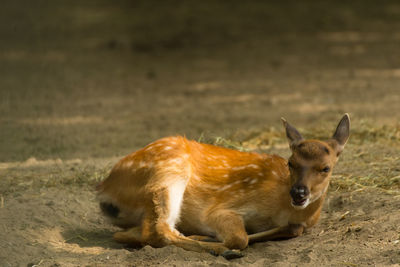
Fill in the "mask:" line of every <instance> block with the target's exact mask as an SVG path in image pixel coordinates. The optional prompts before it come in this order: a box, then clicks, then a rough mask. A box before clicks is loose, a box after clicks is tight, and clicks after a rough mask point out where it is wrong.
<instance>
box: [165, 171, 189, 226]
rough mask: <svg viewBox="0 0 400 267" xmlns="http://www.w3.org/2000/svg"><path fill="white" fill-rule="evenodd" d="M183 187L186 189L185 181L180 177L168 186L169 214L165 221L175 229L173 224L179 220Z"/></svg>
mask: <svg viewBox="0 0 400 267" xmlns="http://www.w3.org/2000/svg"><path fill="white" fill-rule="evenodd" d="M185 189H186V181H185V180H182V179H179V180H177V181H175V182H174V183H173V184H171V185H170V186H169V187H168V195H169V216H168V219H167V223H168V225H169V226H170V228H171V229H175V224H176V223H177V222H178V220H179V215H180V212H181V205H182V199H183V194H184V193H185Z"/></svg>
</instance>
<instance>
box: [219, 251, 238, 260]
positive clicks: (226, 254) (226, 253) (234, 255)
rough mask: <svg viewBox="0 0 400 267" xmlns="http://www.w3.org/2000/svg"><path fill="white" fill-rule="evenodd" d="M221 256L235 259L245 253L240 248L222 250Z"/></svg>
mask: <svg viewBox="0 0 400 267" xmlns="http://www.w3.org/2000/svg"><path fill="white" fill-rule="evenodd" d="M221 256H222V257H224V258H225V259H227V260H233V259H237V258H241V257H243V254H242V253H241V252H240V251H239V250H226V251H224V252H222V254H221Z"/></svg>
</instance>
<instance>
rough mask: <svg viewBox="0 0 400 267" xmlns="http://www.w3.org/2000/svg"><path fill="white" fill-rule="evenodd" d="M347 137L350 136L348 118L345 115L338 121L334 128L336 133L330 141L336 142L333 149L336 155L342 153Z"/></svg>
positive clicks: (347, 115)
mask: <svg viewBox="0 0 400 267" xmlns="http://www.w3.org/2000/svg"><path fill="white" fill-rule="evenodd" d="M349 136H350V117H349V114H347V113H346V114H345V115H344V116H343V118H342V119H341V120H340V122H339V124H338V126H337V127H336V131H335V133H334V134H333V136H332V139H333V140H334V141H336V142H335V143H336V144H335V146H334V148H335V150H336V152H337V154H338V155H339V154H340V153H341V152H342V151H343V148H344V146H345V145H346V143H347V140H348V139H349Z"/></svg>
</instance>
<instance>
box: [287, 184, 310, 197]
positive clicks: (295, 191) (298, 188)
mask: <svg viewBox="0 0 400 267" xmlns="http://www.w3.org/2000/svg"><path fill="white" fill-rule="evenodd" d="M309 193H310V191H309V190H308V188H307V186H305V185H294V186H293V187H292V189H291V190H290V195H291V196H292V198H293V200H302V199H305V198H306V197H307V196H308V194H309Z"/></svg>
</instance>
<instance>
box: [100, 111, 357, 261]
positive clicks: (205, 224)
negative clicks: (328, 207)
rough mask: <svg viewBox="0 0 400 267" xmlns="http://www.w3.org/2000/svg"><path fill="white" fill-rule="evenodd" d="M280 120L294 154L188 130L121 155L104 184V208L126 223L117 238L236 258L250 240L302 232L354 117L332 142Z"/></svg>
mask: <svg viewBox="0 0 400 267" xmlns="http://www.w3.org/2000/svg"><path fill="white" fill-rule="evenodd" d="M282 121H283V124H284V127H285V129H286V135H287V138H288V141H289V145H290V149H291V151H292V155H291V156H290V158H289V160H288V161H287V160H285V159H283V158H281V157H279V156H276V155H267V154H258V153H248V152H239V151H236V150H231V149H227V148H222V147H217V146H213V145H208V144H201V143H198V142H195V141H189V140H187V139H186V138H184V137H168V138H164V139H160V140H158V141H155V142H154V143H152V144H149V145H148V146H146V147H145V148H143V149H140V150H138V151H136V152H134V153H132V154H130V155H128V156H126V157H125V158H123V159H122V160H120V161H119V162H118V163H117V164H116V165H115V166H114V168H113V169H112V171H111V173H110V175H109V177H108V178H107V179H105V180H104V181H103V182H102V183H101V184H99V186H98V196H99V200H100V208H101V210H102V211H103V213H105V214H106V215H107V216H108V217H109V218H110V219H111V220H112V223H113V224H115V225H117V226H120V227H122V228H124V229H125V231H122V232H117V233H115V234H114V239H115V240H116V241H118V242H121V243H127V244H131V245H145V244H148V245H151V246H153V247H162V246H166V245H169V244H172V245H175V246H178V247H181V248H183V249H186V250H192V251H198V252H202V251H207V252H211V253H213V254H216V255H222V256H224V257H226V258H234V257H239V256H241V254H240V252H239V251H238V250H240V249H244V248H246V247H247V245H248V243H249V242H255V241H266V240H272V239H279V238H291V237H296V236H299V235H301V234H302V232H303V230H304V229H305V228H309V227H311V226H313V225H314V224H316V223H317V221H318V219H319V216H320V212H321V208H322V204H323V202H324V198H325V195H326V191H327V189H328V185H329V180H330V176H331V173H332V169H333V167H334V165H335V163H336V162H337V160H338V156H339V154H340V153H341V152H342V150H343V148H344V145H345V144H346V142H347V139H348V137H349V128H350V119H349V116H348V115H347V114H346V115H345V116H344V117H343V118H342V119H341V121H340V123H339V125H338V126H337V128H336V131H335V133H334V135H333V137H332V138H331V139H329V140H327V141H319V140H304V139H303V137H302V136H301V134H300V133H299V132H298V131H297V130H296V129H295V128H294V127H293V126H291V125H290V124H289V123H287V122H286V120H285V119H283V118H282ZM213 239H214V240H213Z"/></svg>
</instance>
